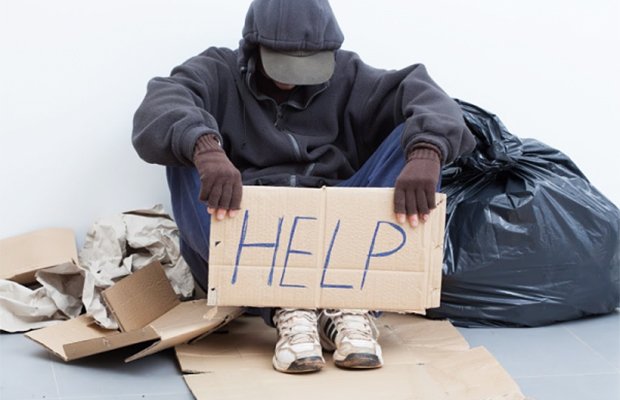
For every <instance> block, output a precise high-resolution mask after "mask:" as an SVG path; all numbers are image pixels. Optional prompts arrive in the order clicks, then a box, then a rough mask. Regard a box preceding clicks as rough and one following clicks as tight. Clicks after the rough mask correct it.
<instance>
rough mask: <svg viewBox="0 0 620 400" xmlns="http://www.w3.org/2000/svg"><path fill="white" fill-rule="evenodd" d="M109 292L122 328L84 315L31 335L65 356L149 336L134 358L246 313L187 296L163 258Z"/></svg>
mask: <svg viewBox="0 0 620 400" xmlns="http://www.w3.org/2000/svg"><path fill="white" fill-rule="evenodd" d="M103 296H104V300H105V301H106V304H107V306H108V307H109V309H110V310H111V312H112V313H113V315H114V316H115V317H116V319H117V321H118V323H119V325H120V327H121V329H120V330H109V329H103V328H101V327H99V326H98V325H97V324H96V322H95V321H94V320H93V319H92V318H91V317H89V316H87V315H82V316H80V317H79V318H76V319H73V320H69V321H65V322H61V323H58V324H56V325H53V326H50V327H47V328H44V329H39V330H36V331H32V332H29V333H27V334H26V336H27V337H29V338H30V339H32V340H34V341H36V342H38V343H40V344H42V345H43V346H44V347H46V348H47V349H48V350H50V351H51V352H53V353H54V354H56V355H57V356H59V357H60V358H62V359H63V360H65V361H71V360H76V359H79V358H82V357H87V356H90V355H93V354H98V353H103V352H106V351H110V350H114V349H118V348H121V347H125V346H129V345H132V344H137V343H144V342H149V344H150V346H148V347H146V348H145V349H144V350H142V351H140V352H139V353H137V354H135V355H133V356H131V357H129V358H127V359H126V360H125V361H126V362H129V361H133V360H137V359H139V358H142V357H145V356H147V355H150V354H154V353H156V352H158V351H161V350H164V349H167V348H170V347H174V346H176V345H178V344H181V343H186V342H188V341H190V340H191V339H195V338H199V337H202V336H203V335H206V334H208V333H210V332H212V331H214V330H216V329H218V328H220V327H221V326H223V325H225V324H227V323H228V322H230V321H231V320H232V319H234V318H236V317H237V316H238V315H240V313H241V309H240V308H237V307H220V308H216V307H210V306H208V305H207V302H206V300H194V301H188V302H181V301H180V300H178V298H177V296H176V294H175V293H174V290H173V289H172V286H171V285H170V282H169V281H168V278H167V277H166V274H165V272H164V270H163V268H162V266H161V264H160V263H159V262H155V263H153V264H151V265H149V266H147V267H144V268H142V269H141V270H139V271H136V272H134V273H133V274H132V275H129V276H127V277H125V278H123V279H121V280H120V281H119V282H118V283H116V284H115V285H114V286H112V287H110V288H109V289H107V290H105V291H104V292H103ZM151 343H152V344H151Z"/></svg>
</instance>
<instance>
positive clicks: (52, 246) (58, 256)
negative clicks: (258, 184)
mask: <svg viewBox="0 0 620 400" xmlns="http://www.w3.org/2000/svg"><path fill="white" fill-rule="evenodd" d="M77 259H78V255H77V247H76V245H75V235H74V233H73V231H72V230H71V229H65V228H49V229H41V230H38V231H34V232H30V233H26V234H23V235H19V236H14V237H10V238H6V239H2V240H0V279H8V280H11V281H15V282H17V283H21V284H28V283H33V282H35V272H37V271H38V270H41V269H44V268H48V267H53V266H55V265H60V264H64V263H74V264H76V265H77Z"/></svg>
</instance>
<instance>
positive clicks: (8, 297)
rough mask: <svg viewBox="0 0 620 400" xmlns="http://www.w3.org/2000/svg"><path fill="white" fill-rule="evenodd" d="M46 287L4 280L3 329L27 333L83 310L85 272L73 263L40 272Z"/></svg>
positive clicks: (0, 284) (0, 291)
mask: <svg viewBox="0 0 620 400" xmlns="http://www.w3.org/2000/svg"><path fill="white" fill-rule="evenodd" d="M35 277H36V280H37V282H39V283H40V284H41V285H42V286H41V287H39V288H37V289H30V288H28V287H25V286H22V285H20V284H19V283H16V282H13V281H8V280H0V330H3V331H6V332H23V331H27V330H30V329H37V328H43V327H45V326H48V325H51V324H54V323H56V322H57V320H64V319H67V318H75V317H77V316H78V315H80V313H81V312H82V301H81V300H80V297H81V295H82V287H83V284H84V276H83V272H82V270H81V269H80V268H78V267H77V266H76V265H75V264H73V263H65V264H61V265H57V266H55V267H51V268H46V269H45V270H41V271H37V273H36V275H35Z"/></svg>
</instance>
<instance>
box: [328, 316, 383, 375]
mask: <svg viewBox="0 0 620 400" xmlns="http://www.w3.org/2000/svg"><path fill="white" fill-rule="evenodd" d="M319 335H320V338H321V344H322V345H323V349H325V350H327V351H332V350H335V351H334V363H335V364H336V366H338V367H341V368H379V367H381V366H382V365H383V357H382V355H381V346H380V345H379V343H377V338H378V337H379V330H378V329H377V327H376V325H375V322H374V317H372V316H371V315H370V314H369V313H368V311H366V310H323V311H321V314H320V315H319Z"/></svg>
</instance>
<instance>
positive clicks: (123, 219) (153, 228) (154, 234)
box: [79, 205, 194, 329]
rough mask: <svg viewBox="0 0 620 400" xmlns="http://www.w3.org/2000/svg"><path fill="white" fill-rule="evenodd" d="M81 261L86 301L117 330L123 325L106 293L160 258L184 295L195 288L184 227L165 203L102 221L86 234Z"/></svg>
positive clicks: (90, 310)
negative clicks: (184, 251)
mask: <svg viewBox="0 0 620 400" xmlns="http://www.w3.org/2000/svg"><path fill="white" fill-rule="evenodd" d="M79 260H80V261H79V263H80V266H81V267H82V268H84V270H85V282H84V291H83V293H82V302H83V303H84V305H85V306H86V311H87V312H88V313H89V314H90V315H92V317H93V318H94V319H95V320H96V321H97V322H98V323H99V324H100V325H101V326H103V327H105V328H108V329H117V328H118V324H117V323H116V321H115V320H114V318H113V317H112V316H111V315H110V314H109V312H108V310H107V309H106V307H105V305H104V304H103V301H102V298H101V292H102V291H103V290H104V289H106V288H108V287H110V286H112V285H113V284H114V283H115V282H116V281H118V280H119V279H121V278H123V277H124V276H126V275H129V274H131V273H132V272H133V271H136V270H139V269H141V268H142V267H145V266H147V265H148V264H150V263H151V262H153V261H155V260H159V262H160V263H161V264H162V266H163V267H164V270H165V271H166V276H167V277H168V279H169V280H170V283H171V284H172V287H173V288H174V291H175V292H176V293H177V294H178V295H180V296H181V297H185V298H187V297H190V296H191V295H192V293H193V290H194V280H193V278H192V275H191V272H190V269H189V266H188V265H187V263H186V262H185V260H184V259H183V258H182V257H181V253H180V247H179V231H178V228H177V226H176V224H175V223H174V221H173V220H172V219H171V218H170V217H169V216H168V215H167V214H166V213H165V212H164V210H163V207H162V206H161V205H157V206H155V207H153V208H152V209H150V210H140V211H131V212H128V213H124V214H121V215H116V216H112V217H108V218H103V219H100V220H99V221H97V222H96V223H95V224H94V225H93V227H92V228H91V230H90V231H89V232H88V234H87V235H86V241H85V243H84V246H83V248H82V251H80V253H79Z"/></svg>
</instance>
